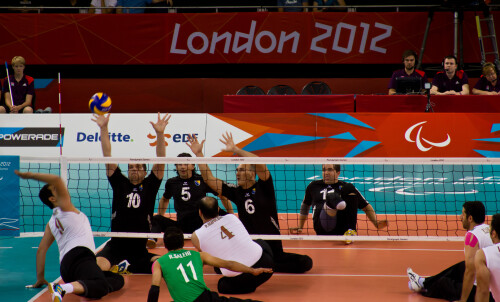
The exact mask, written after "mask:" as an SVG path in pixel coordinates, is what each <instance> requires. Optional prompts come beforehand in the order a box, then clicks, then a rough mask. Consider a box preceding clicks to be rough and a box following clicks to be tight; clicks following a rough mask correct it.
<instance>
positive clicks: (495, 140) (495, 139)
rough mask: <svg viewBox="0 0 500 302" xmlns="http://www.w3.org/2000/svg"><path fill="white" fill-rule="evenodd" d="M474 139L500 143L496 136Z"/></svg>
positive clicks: (499, 138)
mask: <svg viewBox="0 0 500 302" xmlns="http://www.w3.org/2000/svg"><path fill="white" fill-rule="evenodd" d="M474 140H475V141H483V142H492V143H500V137H496V138H476V139H474Z"/></svg>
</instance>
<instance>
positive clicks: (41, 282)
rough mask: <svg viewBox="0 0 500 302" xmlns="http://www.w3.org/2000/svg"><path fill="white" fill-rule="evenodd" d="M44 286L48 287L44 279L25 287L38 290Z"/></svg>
mask: <svg viewBox="0 0 500 302" xmlns="http://www.w3.org/2000/svg"><path fill="white" fill-rule="evenodd" d="M44 285H49V282H47V280H45V279H41V280H36V283H35V284H32V285H26V288H40V287H42V286H44Z"/></svg>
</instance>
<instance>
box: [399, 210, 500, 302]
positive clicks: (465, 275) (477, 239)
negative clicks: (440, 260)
mask: <svg viewBox="0 0 500 302" xmlns="http://www.w3.org/2000/svg"><path fill="white" fill-rule="evenodd" d="M485 218H486V209H485V207H484V205H483V203H482V202H480V201H466V202H464V204H463V207H462V214H461V215H460V220H461V221H462V226H463V228H464V229H465V230H467V233H466V234H465V241H464V244H465V246H464V252H465V261H461V262H459V263H457V264H455V265H453V266H451V267H449V268H447V269H445V270H444V271H442V272H440V273H439V274H437V275H434V276H430V277H426V278H423V277H420V276H419V275H418V274H416V273H414V272H413V270H412V269H411V268H408V269H407V274H408V278H409V279H410V280H409V281H408V287H409V288H410V290H412V291H415V292H419V293H420V294H422V295H423V296H426V297H430V298H438V299H446V300H448V301H464V302H465V301H474V296H475V294H476V286H475V285H474V283H475V276H476V274H475V273H476V269H475V266H474V257H475V255H476V252H477V251H478V250H480V249H482V248H485V247H488V246H491V245H493V242H492V241H491V238H490V228H489V225H488V224H485V223H484V221H485ZM492 299H493V298H492ZM490 301H493V300H490Z"/></svg>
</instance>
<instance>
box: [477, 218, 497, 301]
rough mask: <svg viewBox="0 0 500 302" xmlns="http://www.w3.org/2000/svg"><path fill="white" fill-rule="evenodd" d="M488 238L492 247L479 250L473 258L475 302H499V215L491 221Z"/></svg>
mask: <svg viewBox="0 0 500 302" xmlns="http://www.w3.org/2000/svg"><path fill="white" fill-rule="evenodd" d="M490 237H491V240H492V241H493V244H494V245H492V246H488V247H485V248H482V249H480V250H479V251H477V253H476V256H475V258H474V263H475V266H476V279H477V289H476V302H487V301H491V298H493V299H494V300H495V301H500V213H497V214H495V215H493V218H492V219H491V225H490ZM490 292H491V294H490Z"/></svg>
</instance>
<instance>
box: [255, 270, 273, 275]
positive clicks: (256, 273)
mask: <svg viewBox="0 0 500 302" xmlns="http://www.w3.org/2000/svg"><path fill="white" fill-rule="evenodd" d="M262 273H268V274H272V273H273V269H272V268H254V269H253V271H252V275H254V276H257V275H260V274H262Z"/></svg>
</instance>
